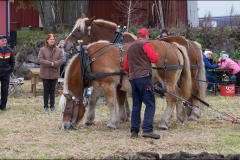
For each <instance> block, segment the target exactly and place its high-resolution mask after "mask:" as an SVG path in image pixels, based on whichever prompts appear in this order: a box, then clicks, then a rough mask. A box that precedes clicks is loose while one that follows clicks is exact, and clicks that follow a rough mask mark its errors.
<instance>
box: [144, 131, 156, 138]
mask: <svg viewBox="0 0 240 160" xmlns="http://www.w3.org/2000/svg"><path fill="white" fill-rule="evenodd" d="M142 136H143V137H145V138H153V139H160V135H159V134H156V133H153V132H149V133H143V134H142Z"/></svg>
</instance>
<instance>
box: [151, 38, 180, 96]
mask: <svg viewBox="0 0 240 160" xmlns="http://www.w3.org/2000/svg"><path fill="white" fill-rule="evenodd" d="M162 43H163V44H164V45H165V48H166V54H165V59H164V66H163V67H152V69H157V70H164V85H163V90H162V91H163V92H164V93H165V92H166V91H167V71H168V70H176V69H182V68H183V65H182V64H181V63H180V60H179V57H178V55H177V53H176V52H175V50H174V49H173V48H172V46H171V45H170V47H171V49H172V50H173V52H174V53H175V55H176V57H177V59H178V65H167V63H168V47H167V45H168V44H167V43H166V42H164V41H162Z"/></svg>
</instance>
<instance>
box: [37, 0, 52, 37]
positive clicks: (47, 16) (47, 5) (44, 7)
mask: <svg viewBox="0 0 240 160" xmlns="http://www.w3.org/2000/svg"><path fill="white" fill-rule="evenodd" d="M36 2H37V9H38V12H39V15H40V19H41V22H42V25H43V30H44V33H46V34H48V33H56V27H55V23H54V18H53V12H52V3H51V1H46V0H36Z"/></svg>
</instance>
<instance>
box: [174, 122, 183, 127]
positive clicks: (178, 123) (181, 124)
mask: <svg viewBox="0 0 240 160" xmlns="http://www.w3.org/2000/svg"><path fill="white" fill-rule="evenodd" d="M175 124H176V125H177V126H184V123H182V122H176V123H175Z"/></svg>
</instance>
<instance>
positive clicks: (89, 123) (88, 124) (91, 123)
mask: <svg viewBox="0 0 240 160" xmlns="http://www.w3.org/2000/svg"><path fill="white" fill-rule="evenodd" d="M85 125H86V126H92V125H94V123H93V122H86V123H85Z"/></svg>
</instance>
